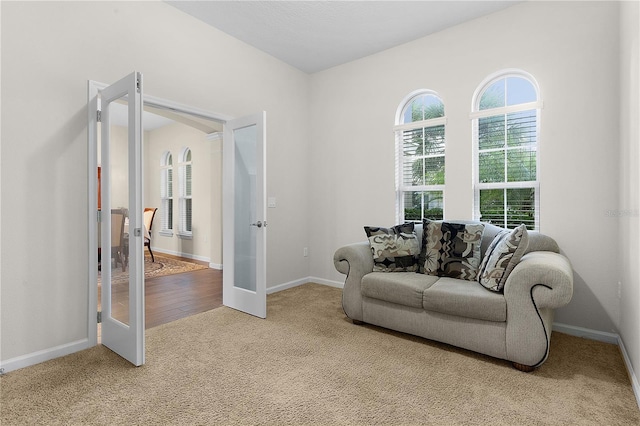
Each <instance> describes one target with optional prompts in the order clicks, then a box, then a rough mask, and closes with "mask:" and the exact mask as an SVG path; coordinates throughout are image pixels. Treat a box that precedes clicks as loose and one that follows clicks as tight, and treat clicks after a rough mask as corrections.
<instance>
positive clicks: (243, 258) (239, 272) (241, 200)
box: [234, 125, 258, 291]
mask: <svg viewBox="0 0 640 426" xmlns="http://www.w3.org/2000/svg"><path fill="white" fill-rule="evenodd" d="M234 138H235V176H234V183H235V188H234V194H235V217H234V221H235V226H234V228H235V229H234V232H235V244H234V255H235V256H234V263H235V264H234V286H235V287H240V288H243V289H245V290H250V291H256V244H255V239H256V232H257V230H258V228H257V227H256V226H251V224H253V223H256V220H257V204H256V191H257V187H256V185H257V175H256V173H257V164H256V162H257V160H256V150H257V148H258V146H257V140H256V138H257V128H256V126H255V125H252V126H249V127H245V128H242V129H238V130H235V132H234Z"/></svg>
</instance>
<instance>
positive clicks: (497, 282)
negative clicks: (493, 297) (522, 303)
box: [478, 224, 529, 292]
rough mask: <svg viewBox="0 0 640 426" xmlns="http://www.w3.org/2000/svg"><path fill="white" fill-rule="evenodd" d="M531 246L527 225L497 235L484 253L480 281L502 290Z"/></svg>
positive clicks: (479, 275)
mask: <svg viewBox="0 0 640 426" xmlns="http://www.w3.org/2000/svg"><path fill="white" fill-rule="evenodd" d="M528 246H529V234H528V233H527V227H526V226H525V225H524V224H522V225H520V226H518V227H517V228H515V229H514V230H513V231H508V230H504V231H501V232H500V233H499V234H498V235H496V236H495V238H494V239H493V241H492V242H491V244H490V245H489V248H487V252H486V253H485V254H484V258H483V259H482V264H481V265H480V273H479V274H478V281H479V282H480V284H482V285H483V286H484V287H486V288H488V289H489V290H492V291H496V292H501V291H502V289H503V288H504V284H505V283H506V282H507V278H508V277H509V274H510V273H511V271H513V268H515V267H516V265H517V264H518V262H520V259H521V258H522V255H523V254H524V252H525V250H527V247H528Z"/></svg>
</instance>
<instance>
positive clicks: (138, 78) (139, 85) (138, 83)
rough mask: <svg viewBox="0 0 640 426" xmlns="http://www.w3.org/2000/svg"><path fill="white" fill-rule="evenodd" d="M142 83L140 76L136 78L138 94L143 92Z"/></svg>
mask: <svg viewBox="0 0 640 426" xmlns="http://www.w3.org/2000/svg"><path fill="white" fill-rule="evenodd" d="M141 86H142V82H141V81H140V76H138V77H136V90H137V92H138V93H140V90H142V87H141Z"/></svg>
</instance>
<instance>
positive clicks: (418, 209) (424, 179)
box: [394, 90, 446, 223]
mask: <svg viewBox="0 0 640 426" xmlns="http://www.w3.org/2000/svg"><path fill="white" fill-rule="evenodd" d="M445 123H446V119H445V116H444V103H443V102H442V99H440V97H439V96H438V95H437V93H436V92H433V91H431V90H418V91H416V92H413V93H410V94H409V95H408V96H407V97H406V98H405V99H404V101H403V102H402V103H401V104H400V106H399V107H398V111H397V114H396V126H395V127H394V130H395V133H396V216H397V220H398V222H399V223H402V222H410V221H421V220H422V219H423V218H427V219H436V220H437V219H442V218H443V216H444V186H445V185H444V168H445Z"/></svg>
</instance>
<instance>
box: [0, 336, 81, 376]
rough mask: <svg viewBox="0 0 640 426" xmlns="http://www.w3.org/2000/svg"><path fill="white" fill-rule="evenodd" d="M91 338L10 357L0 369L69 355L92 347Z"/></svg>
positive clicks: (28, 364)
mask: <svg viewBox="0 0 640 426" xmlns="http://www.w3.org/2000/svg"><path fill="white" fill-rule="evenodd" d="M90 347H91V345H90V344H89V339H81V340H76V341H75V342H71V343H67V344H64V345H60V346H55V347H53V348H49V349H43V350H41V351H37V352H33V353H30V354H27V355H21V356H18V357H15V358H10V359H8V360H6V361H3V362H2V363H1V364H0V371H1V372H2V374H5V373H8V372H10V371H14V370H18V369H20V368H24V367H30V366H32V365H36V364H40V363H41V362H45V361H49V360H51V359H54V358H59V357H61V356H65V355H69V354H72V353H74V352H78V351H82V350H85V349H88V348H90Z"/></svg>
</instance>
